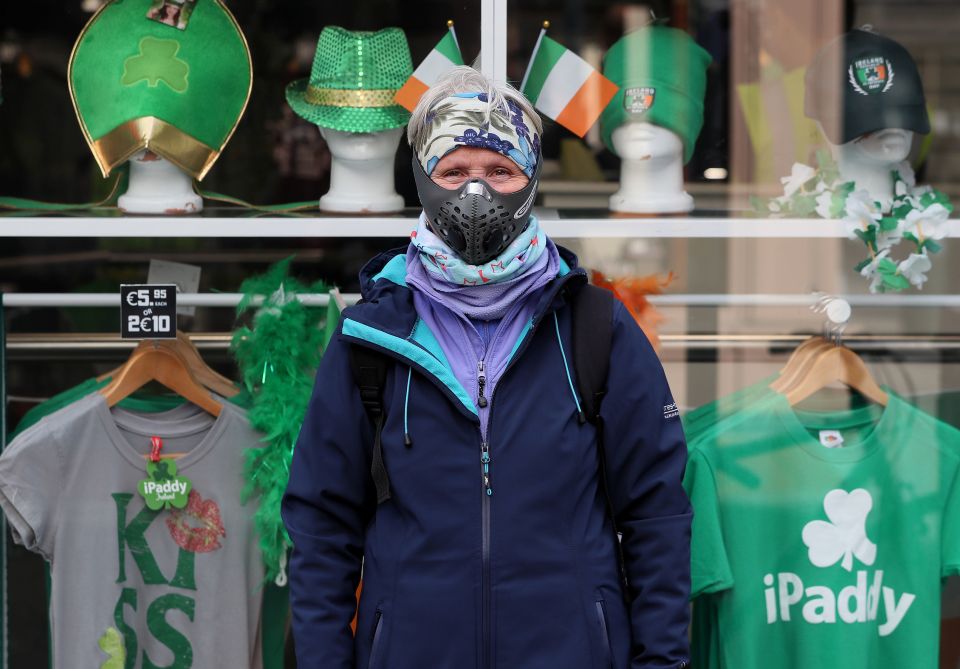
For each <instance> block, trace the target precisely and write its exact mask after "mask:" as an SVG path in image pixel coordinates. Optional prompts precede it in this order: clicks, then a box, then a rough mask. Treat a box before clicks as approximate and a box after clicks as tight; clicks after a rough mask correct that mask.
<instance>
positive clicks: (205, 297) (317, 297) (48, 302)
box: [3, 293, 960, 309]
mask: <svg viewBox="0 0 960 669" xmlns="http://www.w3.org/2000/svg"><path fill="white" fill-rule="evenodd" d="M342 297H343V299H344V300H345V301H346V303H347V304H355V303H356V302H358V301H359V299H360V296H359V295H358V294H356V293H345V294H343V296H342ZM838 297H841V298H842V299H844V300H846V301H847V302H848V303H850V306H853V307H875V308H889V307H912V308H918V307H928V308H930V307H932V308H954V309H956V308H960V295H948V294H913V293H911V294H908V295H842V296H838ZM241 299H243V294H242V293H180V294H178V295H177V304H178V305H179V306H183V307H236V306H237V304H239V303H240V300H241ZM263 299H264V298H263V297H260V298H257V299H255V300H254V303H255V304H259V303H262V302H263ZM297 299H299V300H300V301H302V302H304V303H305V304H308V305H311V306H317V307H324V306H326V305H327V303H328V302H329V301H330V296H329V295H327V294H301V295H297ZM648 299H649V300H650V302H651V303H652V304H654V305H656V306H663V307H751V306H752V307H796V306H799V307H809V306H812V305H813V304H815V303H816V302H817V300H818V299H819V296H816V295H813V294H792V295H791V294H777V293H742V294H734V295H725V294H722V293H704V294H674V295H651V296H650V297H649V298H648ZM3 304H4V306H6V307H8V308H12V307H35V308H41V307H52V308H63V307H118V306H120V294H119V293H6V294H5V295H4V296H3Z"/></svg>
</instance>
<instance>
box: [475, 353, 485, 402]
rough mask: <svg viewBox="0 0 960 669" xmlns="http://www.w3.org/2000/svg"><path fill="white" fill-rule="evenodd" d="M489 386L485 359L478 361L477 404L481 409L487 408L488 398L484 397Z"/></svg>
mask: <svg viewBox="0 0 960 669" xmlns="http://www.w3.org/2000/svg"><path fill="white" fill-rule="evenodd" d="M486 387H487V371H486V368H485V367H484V364H483V360H481V361H480V362H478V363H477V406H479V407H480V408H481V409H486V408H487V398H486V397H484V394H483V393H484V390H485V389H486Z"/></svg>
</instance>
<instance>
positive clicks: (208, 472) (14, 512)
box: [0, 393, 264, 669]
mask: <svg viewBox="0 0 960 669" xmlns="http://www.w3.org/2000/svg"><path fill="white" fill-rule="evenodd" d="M152 436H159V437H161V438H162V439H163V453H167V454H172V453H185V455H183V456H182V457H180V458H178V459H177V460H176V463H177V470H178V475H182V476H185V477H187V478H189V479H190V481H191V482H192V484H193V491H192V492H191V493H190V499H189V503H188V505H187V507H186V508H185V509H184V510H183V511H170V510H161V511H151V510H150V509H148V508H147V507H146V505H145V503H144V500H143V498H142V497H141V496H140V495H139V493H138V492H137V485H138V483H139V481H141V480H142V479H145V478H146V463H147V460H146V458H145V457H144V456H145V455H146V454H148V453H149V452H150V437H152ZM260 438H261V437H260V435H258V434H257V433H256V432H255V431H253V430H252V429H251V427H250V424H249V422H248V421H247V418H246V414H245V413H244V412H243V410H242V409H239V408H237V407H235V406H233V405H230V404H228V403H225V404H224V408H223V411H222V412H221V414H220V416H219V417H218V418H216V419H214V418H213V417H212V416H210V415H208V414H205V413H197V412H193V413H192V414H191V413H188V412H184V411H180V412H177V411H174V412H172V413H171V412H167V413H165V414H159V415H156V414H155V415H152V416H147V415H144V414H139V413H133V412H130V411H124V410H122V409H117V408H114V409H110V408H109V407H108V406H107V404H106V402H105V400H104V398H103V396H101V395H100V394H99V393H93V394H91V395H88V396H86V397H84V398H83V399H81V400H79V401H78V402H76V403H74V404H72V405H70V406H68V407H66V408H64V409H61V410H60V411H58V412H56V413H54V414H51V415H50V416H48V417H46V418H44V419H43V420H42V421H40V422H39V423H38V424H36V425H34V426H33V427H31V428H30V429H28V430H27V431H25V432H24V433H23V434H21V435H20V436H19V437H18V438H17V439H15V440H14V441H13V443H12V444H10V446H9V447H8V448H7V450H6V451H4V453H3V455H2V456H0V507H2V509H3V511H4V513H5V514H6V516H7V519H8V521H9V523H10V526H11V529H12V531H13V536H14V540H15V541H17V543H21V544H23V545H24V546H25V547H26V548H28V549H30V550H32V551H36V552H37V553H40V554H41V555H43V556H44V557H46V558H47V559H48V560H49V561H50V562H51V575H52V587H53V589H52V593H51V605H50V616H51V626H52V629H53V656H54V666H55V667H57V668H58V669H61V668H62V669H73V668H75V667H76V668H78V669H89V668H97V667H101V666H109V667H111V668H113V667H123V668H124V669H152V668H154V667H156V668H159V667H165V668H172V669H189V668H191V667H195V668H196V669H208V668H213V667H231V668H233V667H236V668H238V669H239V668H245V667H252V668H254V669H259V668H260V667H262V658H261V652H260V600H261V594H262V587H261V584H262V581H263V576H264V570H263V562H262V558H261V554H260V549H259V547H258V545H257V537H256V534H255V530H254V525H253V514H254V512H255V511H256V507H255V505H254V504H253V503H250V504H248V505H246V506H243V505H241V504H240V494H241V490H242V488H243V485H244V478H243V463H244V451H245V450H246V449H247V448H250V447H256V446H258V445H260ZM111 657H113V658H116V660H117V661H116V662H114V663H110V664H106V663H107V661H108V660H110V659H111Z"/></svg>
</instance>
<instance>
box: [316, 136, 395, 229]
mask: <svg viewBox="0 0 960 669" xmlns="http://www.w3.org/2000/svg"><path fill="white" fill-rule="evenodd" d="M320 134H321V135H322V136H323V139H324V140H325V141H326V142H327V147H328V148H329V149H330V155H331V157H332V160H331V163H330V191H329V192H328V193H327V194H326V195H324V196H323V197H321V198H320V209H322V210H324V211H338V212H359V213H374V212H388V211H399V210H400V209H403V198H402V197H400V196H399V195H398V194H397V192H396V190H395V189H394V185H393V162H394V156H395V155H396V152H397V146H398V145H399V144H400V137H401V135H403V128H391V129H389V130H383V131H381V132H345V131H342V130H334V129H332V128H322V127H321V128H320Z"/></svg>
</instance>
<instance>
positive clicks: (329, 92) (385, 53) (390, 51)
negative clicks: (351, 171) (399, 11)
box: [287, 26, 413, 132]
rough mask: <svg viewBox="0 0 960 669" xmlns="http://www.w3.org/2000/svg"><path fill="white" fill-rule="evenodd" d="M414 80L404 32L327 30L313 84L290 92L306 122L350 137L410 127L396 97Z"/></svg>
mask: <svg viewBox="0 0 960 669" xmlns="http://www.w3.org/2000/svg"><path fill="white" fill-rule="evenodd" d="M411 74H413V63H412V62H411V60H410V48H409V47H408V46H407V38H406V36H405V35H404V34H403V31H402V30H400V29H399V28H384V29H383V30H378V31H376V32H354V31H350V30H346V29H344V28H341V27H339V26H327V27H326V28H324V29H323V32H321V33H320V39H319V40H318V41H317V53H316V55H315V56H314V59H313V69H312V70H311V72H310V79H309V80H306V79H301V80H299V81H295V82H293V83H292V84H290V85H289V86H288V87H287V102H288V103H289V104H290V107H291V108H293V111H294V112H296V114H297V115H298V116H300V117H301V118H304V119H306V120H307V121H310V122H311V123H315V124H316V125H318V126H320V127H322V128H331V129H333V130H341V131H344V132H379V131H381V130H389V129H390V128H399V127H402V126H404V125H406V123H407V120H409V118H410V113H409V112H408V111H407V110H406V109H404V108H403V107H401V106H400V105H398V104H397V103H396V102H395V101H394V99H393V97H394V95H396V93H397V91H398V90H399V89H400V88H401V87H402V86H403V85H404V84H405V83H406V81H407V79H408V78H409V77H410V75H411Z"/></svg>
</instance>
